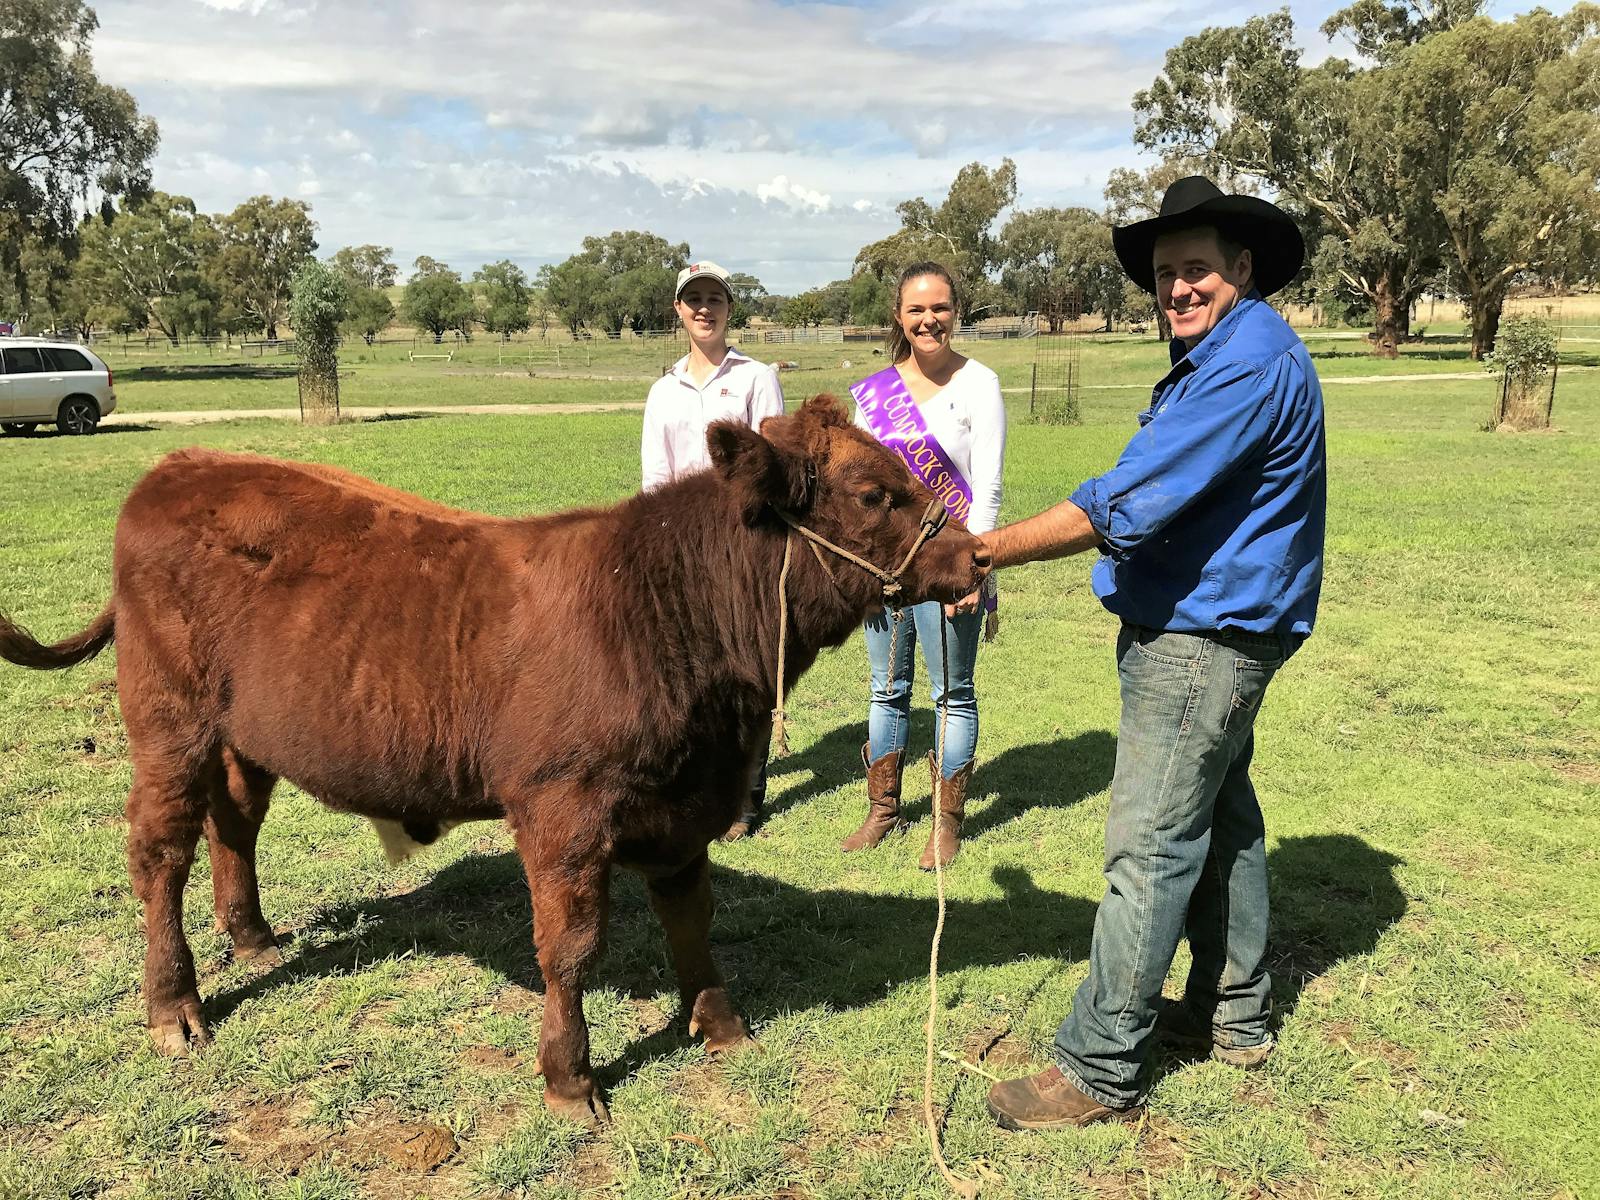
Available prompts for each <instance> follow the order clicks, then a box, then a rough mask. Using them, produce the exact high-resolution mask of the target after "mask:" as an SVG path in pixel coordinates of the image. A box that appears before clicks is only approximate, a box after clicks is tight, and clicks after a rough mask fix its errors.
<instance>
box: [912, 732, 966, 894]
mask: <svg viewBox="0 0 1600 1200" xmlns="http://www.w3.org/2000/svg"><path fill="white" fill-rule="evenodd" d="M972 767H973V764H972V763H968V764H967V765H966V766H964V767H962V768H961V770H959V771H957V772H956V773H955V774H954V775H952V776H950V778H949V779H941V778H940V777H939V761H938V759H936V758H934V756H933V751H931V750H930V751H928V773H929V775H931V776H932V786H933V800H932V803H933V804H937V805H938V806H939V816H940V820H939V824H938V826H937V829H938V833H937V836H935V833H934V830H932V829H930V830H929V831H928V845H927V848H926V849H925V850H923V852H922V858H921V859H920V860H918V862H917V866H919V867H921V868H922V869H923V870H924V871H931V870H933V867H934V862H933V855H934V851H935V849H937V850H938V853H939V866H941V867H948V866H949V865H950V863H951V860H953V859H954V858H955V856H956V851H957V850H959V849H961V819H962V818H963V817H965V816H966V815H967V781H968V780H969V779H971V778H972Z"/></svg>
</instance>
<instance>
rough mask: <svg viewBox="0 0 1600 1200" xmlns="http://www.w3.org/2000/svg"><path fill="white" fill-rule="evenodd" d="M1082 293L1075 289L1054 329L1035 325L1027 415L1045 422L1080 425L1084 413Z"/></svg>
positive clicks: (1052, 323)
mask: <svg viewBox="0 0 1600 1200" xmlns="http://www.w3.org/2000/svg"><path fill="white" fill-rule="evenodd" d="M1082 318H1083V294H1082V293H1081V292H1074V293H1073V294H1072V295H1071V296H1069V297H1068V298H1067V300H1066V302H1065V306H1064V309H1063V311H1062V312H1061V313H1059V314H1058V315H1057V317H1056V319H1055V320H1052V321H1050V322H1049V324H1051V325H1055V326H1056V331H1055V332H1046V330H1045V329H1041V328H1039V327H1038V326H1037V325H1035V327H1034V328H1035V330H1036V332H1035V333H1034V335H1033V339H1032V340H1033V375H1032V381H1031V384H1030V386H1029V388H1028V417H1029V419H1030V420H1033V421H1038V422H1040V423H1041V424H1045V425H1079V424H1082V422H1083V412H1082V406H1081V403H1080V398H1079V392H1080V390H1081V388H1082V386H1083V379H1082V371H1081V362H1082V348H1083V331H1082V330H1081V329H1080V328H1079V325H1080V324H1081V321H1082Z"/></svg>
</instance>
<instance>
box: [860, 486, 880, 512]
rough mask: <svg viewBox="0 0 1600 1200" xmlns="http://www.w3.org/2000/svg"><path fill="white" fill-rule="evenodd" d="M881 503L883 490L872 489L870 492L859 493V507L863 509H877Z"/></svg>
mask: <svg viewBox="0 0 1600 1200" xmlns="http://www.w3.org/2000/svg"><path fill="white" fill-rule="evenodd" d="M882 503H883V490H882V489H881V488H873V489H872V490H871V491H870V492H862V493H861V506H862V507H863V508H877V507H878V505H880V504H882Z"/></svg>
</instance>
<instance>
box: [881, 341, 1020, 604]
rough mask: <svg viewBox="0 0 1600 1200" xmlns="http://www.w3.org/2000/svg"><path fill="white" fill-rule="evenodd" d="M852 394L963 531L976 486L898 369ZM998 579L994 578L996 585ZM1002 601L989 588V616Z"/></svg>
mask: <svg viewBox="0 0 1600 1200" xmlns="http://www.w3.org/2000/svg"><path fill="white" fill-rule="evenodd" d="M850 394H851V395H852V396H854V397H855V400H856V404H857V405H858V406H859V407H860V409H861V417H862V420H864V421H865V422H866V424H867V428H868V429H870V430H871V431H872V436H873V437H875V438H877V439H878V441H880V442H881V443H883V445H885V446H887V447H888V448H889V449H890V450H893V451H894V452H895V453H896V454H898V455H899V456H900V459H901V461H902V462H904V463H905V464H906V467H907V468H908V469H909V470H910V471H911V474H912V475H914V476H916V478H918V479H920V480H921V481H922V482H923V483H924V484H926V485H927V487H928V488H929V490H930V491H932V492H933V494H934V495H935V496H937V497H939V499H940V500H942V501H944V506H945V508H946V509H947V510H948V511H949V513H950V515H951V516H952V517H954V518H955V519H956V520H958V521H960V522H961V523H962V524H963V525H964V524H966V521H967V518H968V517H969V516H971V515H972V485H971V484H969V483H968V482H967V480H966V477H965V476H963V475H962V474H961V472H960V471H959V470H957V469H956V465H955V463H953V462H951V461H950V455H949V454H947V453H946V452H945V448H944V447H943V446H941V445H940V444H939V440H938V439H937V438H936V437H934V436H933V434H932V433H930V432H929V431H928V424H927V422H926V421H924V420H923V419H922V413H921V411H920V410H919V409H918V408H917V402H916V400H914V399H913V398H912V396H911V391H910V389H909V388H907V387H906V381H905V380H904V379H902V378H900V372H899V371H898V370H897V369H896V368H895V367H893V366H888V367H885V368H884V369H883V370H881V371H879V372H878V373H877V374H876V375H869V376H867V377H866V378H865V379H863V380H861V381H860V382H859V383H854V384H851V386H850ZM992 578H993V577H992V576H991V579H992ZM998 606H999V600H998V598H997V597H996V595H995V591H994V589H993V588H992V587H986V588H984V592H983V610H984V611H985V612H988V613H993V612H994V611H995V609H996V608H997V607H998Z"/></svg>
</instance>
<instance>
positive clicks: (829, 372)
mask: <svg viewBox="0 0 1600 1200" xmlns="http://www.w3.org/2000/svg"><path fill="white" fill-rule="evenodd" d="M1305 334H1306V337H1307V339H1308V344H1309V345H1310V346H1311V347H1312V349H1313V351H1314V352H1315V354H1316V356H1317V365H1318V369H1319V370H1320V371H1321V373H1322V376H1323V378H1324V379H1326V380H1329V381H1341V382H1342V381H1349V380H1365V379H1370V378H1372V377H1374V376H1377V377H1380V378H1386V377H1389V376H1408V377H1410V376H1415V377H1417V378H1419V379H1421V378H1423V377H1425V376H1429V375H1435V374H1439V373H1441V372H1442V373H1446V374H1470V375H1472V376H1473V378H1472V379H1470V380H1454V381H1450V382H1451V383H1452V384H1457V383H1464V384H1466V385H1467V386H1466V387H1465V388H1463V389H1462V391H1461V394H1462V395H1463V396H1464V395H1466V394H1467V393H1469V392H1470V393H1474V394H1476V393H1482V394H1483V395H1484V401H1483V405H1484V416H1485V417H1487V414H1488V405H1489V399H1488V395H1489V393H1488V391H1487V389H1486V387H1485V384H1484V382H1483V380H1480V379H1479V378H1477V376H1478V375H1479V374H1480V373H1481V370H1482V368H1481V365H1480V364H1477V363H1473V362H1470V361H1469V360H1468V359H1467V341H1466V340H1465V339H1464V338H1463V337H1461V336H1460V334H1459V332H1456V333H1446V334H1441V335H1439V336H1433V337H1429V338H1428V339H1427V340H1426V341H1425V342H1422V343H1420V344H1414V345H1408V346H1406V347H1404V351H1403V353H1402V354H1401V357H1400V358H1399V359H1397V360H1387V361H1386V360H1383V359H1376V358H1373V357H1372V355H1371V354H1370V353H1369V352H1368V348H1367V343H1366V342H1365V340H1363V339H1362V338H1361V335H1360V333H1359V332H1357V331H1353V330H1340V331H1326V330H1306V331H1305ZM1081 341H1082V369H1083V382H1084V384H1085V386H1086V389H1087V391H1088V393H1089V394H1090V395H1093V394H1094V393H1096V392H1099V391H1104V390H1107V389H1110V390H1121V389H1127V390H1133V391H1136V390H1139V389H1141V388H1147V387H1149V386H1150V384H1151V383H1153V382H1154V381H1155V379H1157V378H1159V376H1160V375H1161V373H1162V372H1163V371H1164V370H1165V369H1166V368H1165V363H1166V353H1167V351H1166V347H1165V345H1164V344H1161V343H1158V342H1156V341H1155V340H1153V339H1152V338H1150V337H1135V336H1133V335H1131V334H1112V335H1085V336H1084V337H1083V338H1082V340H1081ZM963 345H964V346H965V349H966V351H967V352H968V353H971V354H974V355H976V356H977V357H979V358H980V359H981V360H982V361H984V362H985V363H987V364H988V365H990V366H992V367H993V368H994V369H995V370H996V371H998V372H999V374H1000V379H1001V385H1002V386H1003V387H1005V388H1007V389H1008V390H1009V391H1010V394H1011V395H1012V396H1017V395H1023V396H1025V395H1026V393H1025V389H1027V388H1028V386H1029V382H1030V380H1031V378H1032V368H1033V362H1034V357H1035V352H1036V345H1035V343H1034V342H1032V341H1017V340H1013V341H972V342H966V343H963ZM98 349H99V350H100V352H101V353H102V354H103V355H104V356H105V357H106V359H107V361H108V362H109V363H110V364H111V366H112V368H113V370H114V371H115V372H116V382H117V407H118V413H119V416H120V419H122V420H137V419H138V417H139V416H140V414H142V413H166V412H190V411H195V410H200V409H233V410H259V409H292V408H294V407H296V405H297V404H298V398H299V392H298V388H297V383H296V379H295V362H294V359H293V358H292V357H289V356H285V355H276V356H274V355H266V356H265V357H256V356H253V355H252V356H248V357H246V356H243V355H241V353H240V352H239V351H238V350H237V349H234V350H232V351H226V350H220V349H219V350H215V351H206V350H203V349H195V348H191V347H184V348H183V349H181V350H178V351H173V352H169V351H168V350H166V349H165V348H164V347H163V346H162V345H161V344H160V343H156V344H154V345H153V346H152V347H151V348H149V349H143V348H141V349H138V350H135V351H125V350H124V349H123V348H122V347H121V345H120V344H119V343H118V342H116V341H114V340H113V341H110V342H107V343H104V344H102V345H101V346H100V347H98ZM413 349H415V350H416V351H417V352H419V353H433V352H435V351H438V352H446V351H450V352H452V353H453V355H454V357H453V359H452V361H450V362H442V361H438V360H431V359H429V360H418V361H415V362H413V361H411V360H410V359H409V358H408V357H407V356H408V354H409V353H410V352H411V351H412V350H413ZM558 349H559V351H560V354H561V356H562V357H561V359H560V361H559V362H557V361H556V358H555V355H556V352H557V350H558ZM872 349H873V346H872V344H870V343H861V342H849V343H845V344H842V345H800V346H785V345H767V344H764V343H762V342H760V341H759V340H758V339H756V338H755V337H753V336H752V337H751V338H750V339H749V342H748V344H747V345H746V346H745V350H746V351H747V352H748V353H750V354H751V355H753V356H754V357H756V358H759V359H761V360H762V361H765V362H776V361H779V360H782V361H785V362H791V363H794V364H796V369H793V370H790V369H784V370H783V371H782V372H781V376H782V381H783V386H784V389H785V392H786V393H787V394H789V395H790V396H802V395H810V394H812V393H815V392H819V391H832V392H836V393H839V394H843V393H844V391H845V390H846V388H847V387H848V386H849V384H850V383H851V382H852V381H853V380H855V379H859V378H860V377H861V375H862V374H863V372H864V371H869V370H871V369H872V368H873V364H874V363H876V364H878V365H880V366H881V365H882V363H883V359H881V358H875V357H874V356H873V354H872ZM685 350H686V346H685V345H684V343H683V342H682V341H681V340H677V341H674V340H672V339H660V340H654V341H625V342H607V341H604V340H598V341H595V342H591V343H579V344H577V345H576V346H574V344H573V343H572V342H570V341H565V340H561V341H556V340H552V341H550V342H549V343H547V344H546V343H540V342H538V341H537V340H535V341H533V342H525V341H524V342H516V343H513V344H511V345H509V346H505V347H502V346H499V345H497V344H496V342H495V341H494V340H493V339H492V338H486V337H479V338H477V339H476V340H474V341H473V342H471V343H470V344H467V345H464V346H459V347H454V348H452V347H450V346H439V347H434V346H430V345H427V344H426V343H423V342H419V343H417V344H416V345H415V347H413V346H412V345H411V344H409V343H407V344H402V345H380V346H374V347H367V346H362V345H359V344H356V345H351V346H346V347H345V349H344V351H343V353H342V356H341V372H342V378H341V381H340V402H341V403H342V404H343V405H345V406H349V407H385V408H405V407H407V406H419V405H421V406H435V405H458V404H618V403H624V404H625V403H643V401H644V397H645V393H646V392H647V391H648V390H649V388H650V384H651V383H652V382H653V381H654V380H655V379H657V378H659V377H660V375H661V373H662V371H663V369H664V368H666V367H667V366H670V365H671V364H672V363H673V362H674V361H676V359H677V358H678V357H679V356H680V355H682V354H683V353H684V352H685ZM530 353H531V355H532V357H531V358H530ZM846 362H848V363H850V364H851V365H850V366H848V367H846V366H843V365H842V364H844V363H846ZM1562 363H1563V366H1564V367H1582V368H1588V367H1593V366H1596V365H1600V340H1596V341H1594V342H1579V341H1571V342H1568V343H1565V344H1564V346H1563V351H1562ZM1484 378H1485V379H1486V378H1487V376H1485V377H1484ZM1330 386H1337V384H1332V383H1331V384H1330ZM1369 386H1370V385H1369ZM1019 389H1022V390H1019ZM1124 399H1125V398H1116V399H1112V400H1111V401H1110V403H1111V404H1112V405H1113V407H1115V408H1116V409H1117V410H1118V411H1121V409H1122V407H1123V401H1124Z"/></svg>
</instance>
